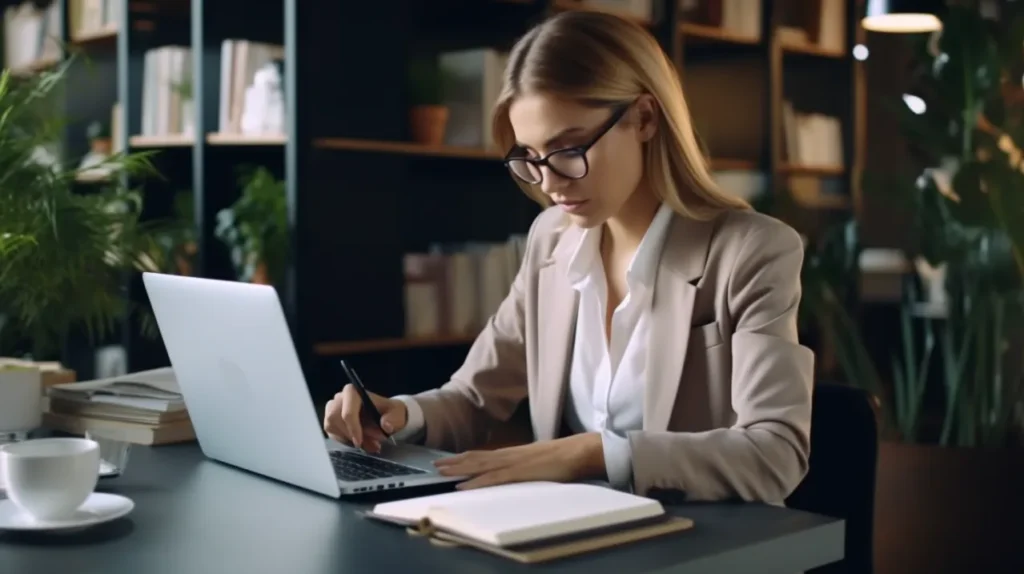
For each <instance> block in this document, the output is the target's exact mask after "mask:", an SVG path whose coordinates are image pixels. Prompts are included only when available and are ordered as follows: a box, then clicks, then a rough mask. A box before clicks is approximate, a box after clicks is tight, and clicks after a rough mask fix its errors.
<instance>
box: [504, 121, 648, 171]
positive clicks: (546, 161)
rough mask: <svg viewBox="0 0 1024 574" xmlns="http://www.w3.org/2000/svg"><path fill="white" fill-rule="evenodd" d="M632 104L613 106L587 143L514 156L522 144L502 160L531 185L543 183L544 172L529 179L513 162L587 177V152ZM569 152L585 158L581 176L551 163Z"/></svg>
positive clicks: (588, 165)
mask: <svg viewBox="0 0 1024 574" xmlns="http://www.w3.org/2000/svg"><path fill="white" fill-rule="evenodd" d="M632 105H633V102H629V103H625V104H619V105H617V106H615V107H614V108H613V109H614V110H615V111H614V112H612V115H611V117H609V118H608V119H607V120H605V122H604V123H603V124H601V127H600V128H598V130H597V132H596V133H595V134H594V137H592V138H590V141H588V142H587V143H585V144H582V145H578V146H571V147H566V148H561V149H556V150H554V151H551V152H548V153H547V154H546V155H544V156H543V157H512V154H513V153H515V152H516V151H518V150H519V149H521V147H520V146H512V149H510V150H508V153H506V154H505V158H504V160H503V161H502V163H503V164H504V165H505V168H506V169H508V171H509V173H511V174H512V176H513V177H515V178H517V179H519V180H522V181H524V182H526V183H528V184H530V185H537V184H539V183H541V182H542V181H544V176H543V173H541V176H540V177H539V178H538V179H537V181H529V180H527V179H525V178H523V177H522V176H520V175H519V174H517V173H516V172H515V170H514V169H512V162H513V161H522V162H526V163H529V164H532V165H535V166H537V167H538V168H540V167H541V166H547V167H548V169H550V170H551V171H553V172H555V173H557V174H558V175H559V176H561V177H564V178H566V179H583V178H584V177H587V174H588V173H590V162H589V161H587V152H588V151H590V148H592V147H594V145H595V144H596V143H597V142H598V141H600V139H601V138H602V137H604V135H605V134H606V133H608V132H609V131H611V129H612V128H613V127H614V126H615V124H617V123H619V120H621V119H622V116H624V115H626V111H627V110H629V107H630V106H632ZM569 152H572V153H575V154H579V157H580V158H582V159H583V174H582V175H579V176H573V175H567V174H565V173H563V172H561V171H559V169H558V168H556V167H555V166H553V165H551V162H550V159H551V157H552V156H555V155H558V154H565V153H569ZM538 171H539V170H538Z"/></svg>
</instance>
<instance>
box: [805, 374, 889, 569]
mask: <svg viewBox="0 0 1024 574" xmlns="http://www.w3.org/2000/svg"><path fill="white" fill-rule="evenodd" d="M812 408H813V411H812V412H813V414H812V415H811V456H810V463H809V468H808V472H807V476H806V477H805V478H804V480H803V481H802V482H801V483H800V485H799V486H798V487H797V489H796V490H795V491H794V492H793V493H792V494H791V495H790V496H789V498H787V499H786V505H787V506H789V507H791V508H797V509H800V510H806V511H808V512H814V513H817V514H823V515H826V516H833V517H836V518H842V519H844V520H845V521H846V553H845V559H844V560H843V561H841V562H837V563H835V564H831V565H828V566H823V567H822V568H819V569H816V570H813V571H812V572H813V573H814V574H824V573H829V574H833V573H836V574H838V573H843V574H869V573H870V572H872V570H873V559H872V554H873V552H872V536H873V528H872V527H873V523H874V508H875V470H876V467H877V463H878V422H877V417H876V410H875V407H874V401H873V400H872V397H871V395H870V394H869V393H867V392H866V391H864V390H862V389H858V388H855V387H851V386H848V385H839V384H833V383H824V382H819V383H817V384H816V385H815V388H814V399H813V407H812Z"/></svg>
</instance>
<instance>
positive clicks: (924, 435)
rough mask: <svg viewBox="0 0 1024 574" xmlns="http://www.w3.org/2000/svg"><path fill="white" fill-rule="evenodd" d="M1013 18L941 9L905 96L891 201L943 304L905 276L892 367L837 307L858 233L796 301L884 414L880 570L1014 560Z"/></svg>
mask: <svg viewBox="0 0 1024 574" xmlns="http://www.w3.org/2000/svg"><path fill="white" fill-rule="evenodd" d="M1003 8H1004V10H1011V9H1014V7H1013V6H1010V5H1006V4H1004V5H1003ZM1015 10H1016V11H1017V13H1014V12H1004V13H1002V14H999V15H997V17H995V18H991V19H987V18H985V17H983V16H982V12H981V11H980V10H979V9H978V8H977V7H976V6H974V3H972V2H967V3H959V4H956V5H953V6H950V7H949V10H948V11H947V12H946V14H945V16H944V18H943V25H944V27H943V30H942V31H941V32H939V33H936V34H934V35H932V36H930V37H928V38H927V39H924V40H923V41H922V42H921V45H920V46H918V48H919V59H918V64H919V72H918V73H917V74H916V76H915V85H914V86H913V88H912V90H913V93H914V94H915V95H918V96H919V97H921V98H922V100H923V101H925V102H926V104H927V107H926V110H924V111H923V112H922V111H921V110H920V109H918V110H909V109H908V108H906V107H903V106H900V107H899V108H898V109H900V113H901V121H902V122H903V124H902V125H903V127H904V131H905V133H906V134H907V137H908V140H909V141H910V143H911V144H912V147H913V151H914V152H915V157H916V158H917V159H918V160H919V161H920V164H921V165H922V166H924V168H923V171H922V173H921V174H920V176H918V177H916V178H914V179H913V180H912V181H906V182H903V184H902V185H898V186H895V187H893V186H890V187H887V188H886V190H885V192H886V193H887V194H889V195H900V196H902V197H904V198H907V199H909V200H911V201H912V202H913V203H912V205H913V206H914V213H915V215H916V219H917V232H918V233H917V242H916V246H915V248H914V249H911V250H910V251H909V252H908V253H907V259H908V260H910V261H915V260H920V261H927V262H928V263H929V264H930V265H931V266H933V267H937V266H940V265H942V266H944V267H945V269H946V278H945V288H946V291H947V292H948V296H947V297H946V298H945V300H946V302H947V303H946V304H945V305H944V306H943V307H941V308H938V309H936V308H933V307H927V308H924V307H922V306H921V302H922V299H923V298H922V296H921V295H920V287H919V286H918V278H917V277H915V276H913V275H908V277H907V281H906V286H907V287H906V297H905V300H904V302H903V303H902V305H900V307H899V313H900V317H899V325H900V339H901V343H900V345H899V347H900V348H899V350H896V351H891V353H892V356H893V360H892V367H891V368H888V367H885V366H883V364H882V362H881V361H878V360H877V359H878V357H873V356H872V355H871V353H869V351H868V345H867V344H866V339H865V337H864V335H863V333H861V332H860V327H859V325H858V324H857V321H856V320H855V318H854V316H853V315H852V314H851V313H850V312H848V311H847V309H848V308H850V307H851V306H852V305H851V303H855V299H856V290H855V289H853V288H851V287H850V286H849V285H850V282H849V281H850V279H851V278H855V277H856V274H855V273H852V274H847V275H845V277H844V276H843V273H837V272H836V270H838V269H846V270H847V272H849V271H852V270H854V269H855V266H851V265H850V264H849V263H850V262H856V261H857V260H858V255H859V251H860V247H859V242H858V241H857V237H856V233H855V230H856V227H855V226H847V227H846V230H847V231H849V230H853V233H848V232H842V233H836V234H834V235H832V236H831V237H830V238H829V242H827V243H826V244H825V245H823V246H821V249H820V250H816V251H813V252H811V253H810V254H809V255H808V260H807V263H806V266H805V267H806V268H805V273H804V285H805V291H804V293H805V299H806V305H807V307H808V308H809V309H808V310H810V311H812V312H813V313H814V314H815V316H819V317H824V318H825V319H826V320H825V321H824V322H825V324H827V325H828V328H829V331H830V337H829V338H830V340H831V342H833V343H834V345H835V348H836V353H837V356H838V358H839V363H840V366H841V371H842V373H843V377H844V378H845V379H846V380H847V381H848V382H850V383H852V384H857V385H861V386H863V387H864V388H866V389H868V390H869V391H871V392H872V393H873V394H874V395H875V397H876V398H877V399H878V404H879V407H880V410H881V413H882V423H883V437H884V438H883V442H882V445H881V448H880V451H879V453H880V454H879V463H878V481H877V504H876V521H875V525H876V536H875V546H876V547H875V551H876V571H877V572H879V573H887V572H897V571H898V572H901V573H907V572H929V573H931V572H961V571H988V569H987V568H986V567H987V566H988V567H992V568H996V569H1005V568H1008V567H1009V568H1011V569H1012V566H1009V565H1010V564H1013V565H1018V566H1021V561H1022V558H1021V553H1020V551H1019V550H1018V546H1019V543H1018V542H1017V541H1016V540H1013V538H1012V537H1011V535H1010V534H1009V532H1012V529H1010V530H1009V531H1007V530H1006V528H1005V526H1004V525H1005V524H1008V523H1011V521H1013V520H1016V517H1017V515H1018V514H1019V512H1018V511H1019V510H1020V509H1022V508H1024V493H1022V492H1021V491H1020V488H1019V485H1020V484H1022V483H1024V449H1022V448H1021V447H1022V446H1024V445H1022V441H1021V423H1020V411H1021V405H1022V398H1024V360H1022V356H1024V353H1022V341H1024V336H1022V335H1024V333H1022V330H1024V289H1022V284H1024V171H1022V168H1024V165H1022V163H1021V157H1022V154H1021V151H1020V148H1021V141H1022V138H1024V90H1022V89H1021V80H1020V79H1021V76H1022V72H1024V42H1022V40H1024V19H1022V17H1021V16H1022V14H1021V13H1020V12H1019V8H1015ZM900 190H902V191H903V192H904V193H902V194H897V192H898V191H900ZM851 299H853V300H854V301H851ZM925 311H927V312H925ZM1022 567H1024V566H1022Z"/></svg>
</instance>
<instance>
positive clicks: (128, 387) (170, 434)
mask: <svg viewBox="0 0 1024 574" xmlns="http://www.w3.org/2000/svg"><path fill="white" fill-rule="evenodd" d="M43 426H45V427H47V428H51V429H54V430H59V431H63V432H67V433H72V434H85V433H86V432H94V433H96V434H101V435H103V436H104V437H106V438H111V439H114V440H121V441H124V442H129V443H134V444H142V445H160V444H171V443H178V442H188V441H192V440H195V438H196V437H195V430H194V429H193V428H192V421H191V420H190V419H189V416H188V411H187V409H186V408H185V401H184V400H183V398H182V395H181V390H180V388H179V387H178V382H177V380H176V379H175V377H174V371H173V370H172V369H171V368H170V367H164V368H160V369H153V370H151V371H141V372H138V373H130V374H127V375H122V376H119V377H113V378H109V379H98V380H94V381H81V382H76V383H65V384H57V385H52V386H50V387H48V388H47V389H46V396H45V397H44V399H43Z"/></svg>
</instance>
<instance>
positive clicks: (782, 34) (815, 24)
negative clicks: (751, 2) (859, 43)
mask: <svg viewBox="0 0 1024 574" xmlns="http://www.w3.org/2000/svg"><path fill="white" fill-rule="evenodd" d="M723 1H725V2H728V1H729V0H723ZM733 1H735V2H739V3H743V2H745V1H746V0H733ZM846 2H847V0H817V5H818V9H817V11H816V12H815V11H813V5H804V4H794V5H793V6H794V7H795V8H797V9H801V10H809V9H810V10H812V12H811V13H810V15H812V16H817V21H815V20H813V19H811V18H809V17H808V15H807V14H800V15H799V16H800V17H801V19H802V20H803V25H802V26H794V25H782V26H779V27H778V29H777V30H776V35H777V36H778V38H779V42H780V43H781V44H782V45H783V46H786V47H793V48H804V47H808V46H814V47H817V48H820V49H822V50H825V51H827V52H835V53H837V54H841V53H845V52H846V51H847V48H846ZM809 29H814V30H816V32H817V33H816V35H815V36H814V37H813V38H812V35H811V34H810V32H809Z"/></svg>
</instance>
